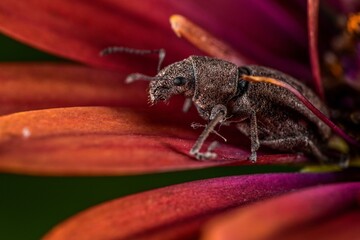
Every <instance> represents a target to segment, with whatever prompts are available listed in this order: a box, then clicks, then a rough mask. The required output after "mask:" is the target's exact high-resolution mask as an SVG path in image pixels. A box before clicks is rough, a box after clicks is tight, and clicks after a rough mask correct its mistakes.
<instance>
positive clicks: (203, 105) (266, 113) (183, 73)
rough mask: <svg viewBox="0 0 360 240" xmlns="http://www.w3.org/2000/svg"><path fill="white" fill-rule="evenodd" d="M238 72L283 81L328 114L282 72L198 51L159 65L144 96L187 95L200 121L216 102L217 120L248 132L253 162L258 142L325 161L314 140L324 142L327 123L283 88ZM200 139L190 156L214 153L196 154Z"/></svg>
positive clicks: (208, 116)
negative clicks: (220, 114) (219, 116)
mask: <svg viewBox="0 0 360 240" xmlns="http://www.w3.org/2000/svg"><path fill="white" fill-rule="evenodd" d="M243 74H245V75H250V76H264V77H271V78H275V79H278V80H280V81H284V82H286V83H288V84H290V85H292V86H293V87H294V88H296V89H297V90H298V91H299V92H300V93H302V94H303V95H304V96H305V97H306V98H307V99H308V100H309V101H310V102H311V103H312V104H313V105H314V106H315V107H316V108H318V109H319V110H320V111H322V112H323V113H324V114H325V115H328V110H327V108H326V107H325V105H324V104H323V103H322V102H321V100H320V99H319V98H318V97H317V96H316V94H315V93H314V92H312V91H311V90H310V89H309V88H307V87H306V86H305V85H304V84H302V83H301V82H299V81H297V80H296V79H294V78H292V77H290V76H288V75H286V74H284V73H281V72H279V71H276V70H273V69H270V68H266V67H261V66H243V67H238V66H236V65H235V64H233V63H230V62H227V61H224V60H219V59H214V58H210V57H202V56H191V57H189V58H187V59H185V60H183V61H180V62H176V63H174V64H171V65H169V66H167V67H165V68H164V69H162V70H161V71H160V72H159V73H158V74H157V76H156V77H155V78H154V80H152V81H151V82H150V99H151V101H152V102H157V101H158V100H167V99H169V98H170V97H171V96H172V95H174V94H183V95H185V96H186V97H187V98H191V99H192V102H193V104H194V105H195V106H196V108H197V110H198V112H199V114H200V116H201V117H202V118H203V119H205V120H212V118H214V115H216V114H217V113H216V112H214V109H218V108H219V107H218V106H222V107H221V109H223V110H224V109H225V111H224V112H226V116H224V117H223V119H222V120H220V121H225V119H229V118H230V119H231V122H233V121H235V122H236V121H238V123H236V125H237V127H238V129H239V130H240V131H241V132H242V133H243V134H245V135H247V136H249V137H250V139H251V152H252V155H251V156H250V159H251V160H253V161H256V151H257V149H258V148H259V146H260V144H261V145H266V146H269V147H272V148H275V149H278V150H285V151H302V152H306V153H309V154H312V155H315V156H316V157H317V158H319V159H320V160H325V156H324V155H323V154H322V152H321V148H318V144H320V143H323V142H326V140H327V139H328V138H329V136H330V128H329V127H328V126H327V125H325V124H324V123H323V122H322V121H320V120H319V119H318V118H317V117H316V116H315V115H314V114H313V113H312V112H311V111H310V110H309V109H308V108H307V107H306V106H305V105H304V104H302V103H301V102H300V101H299V100H298V99H297V97H296V96H294V95H293V94H292V93H291V92H289V91H288V90H287V89H284V88H281V87H278V86H275V85H273V84H270V83H252V82H247V81H245V80H243V79H241V76H242V75H243ZM216 124H217V123H216ZM216 124H215V125H216ZM212 130H213V129H211V130H209V131H210V132H211V131H212ZM205 135H206V134H205ZM206 136H207V135H206ZM205 138H206V137H205ZM202 142H203V140H202V141H200V143H199V144H198V145H199V146H198V147H196V150H195V151H193V152H194V153H195V154H193V155H195V156H196V157H197V158H210V157H212V156H214V155H206V156H205V155H204V156H203V155H201V154H200V153H199V149H200V147H201V145H202ZM207 156H210V157H207Z"/></svg>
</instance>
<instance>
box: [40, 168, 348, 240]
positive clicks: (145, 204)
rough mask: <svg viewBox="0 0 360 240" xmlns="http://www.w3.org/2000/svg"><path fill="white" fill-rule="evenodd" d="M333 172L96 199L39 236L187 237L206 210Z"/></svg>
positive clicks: (321, 179)
mask: <svg viewBox="0 0 360 240" xmlns="http://www.w3.org/2000/svg"><path fill="white" fill-rule="evenodd" d="M344 176H345V175H338V174H265V175H252V176H241V177H224V178H217V179H209V180H203V181H196V182H191V183H185V184H179V185H175V186H170V187H166V188H161V189H158V190H152V191H148V192H144V193H140V194H136V195H133V196H128V197H125V198H121V199H118V200H114V201H111V202H107V203H104V204H101V205H100V206H96V207H93V208H91V209H89V210H86V211H84V212H82V213H80V214H78V215H76V216H74V217H72V218H70V219H69V220H67V221H65V222H64V223H62V224H60V225H58V226H56V227H55V228H54V229H53V230H52V231H51V232H50V233H49V234H48V235H47V236H46V237H45V239H52V240H55V239H68V240H71V239H77V240H78V239H189V238H191V239H192V238H196V237H198V235H199V230H200V226H201V225H202V224H203V223H204V222H205V221H206V220H208V219H209V218H211V217H212V216H214V215H216V214H219V213H221V212H224V211H227V210H229V209H231V208H234V207H238V206H243V205H245V204H249V203H251V202H254V201H258V200H262V199H265V198H269V197H272V196H276V195H279V194H283V193H286V192H289V191H294V190H296V189H300V188H304V187H308V186H311V185H314V184H324V183H328V182H333V181H339V180H341V179H343V177H344Z"/></svg>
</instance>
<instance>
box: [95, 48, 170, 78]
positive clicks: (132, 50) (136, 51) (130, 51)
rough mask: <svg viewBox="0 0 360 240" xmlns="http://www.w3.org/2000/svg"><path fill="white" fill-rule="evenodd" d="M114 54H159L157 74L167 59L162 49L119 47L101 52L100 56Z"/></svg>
mask: <svg viewBox="0 0 360 240" xmlns="http://www.w3.org/2000/svg"><path fill="white" fill-rule="evenodd" d="M114 53H128V54H136V55H147V54H156V53H157V54H159V63H158V66H157V72H159V71H160V69H161V65H162V63H163V61H164V59H165V55H166V51H165V49H163V48H160V49H152V50H149V49H135V48H128V47H119V46H112V47H107V48H105V49H104V50H102V51H101V52H100V56H106V55H110V54H114Z"/></svg>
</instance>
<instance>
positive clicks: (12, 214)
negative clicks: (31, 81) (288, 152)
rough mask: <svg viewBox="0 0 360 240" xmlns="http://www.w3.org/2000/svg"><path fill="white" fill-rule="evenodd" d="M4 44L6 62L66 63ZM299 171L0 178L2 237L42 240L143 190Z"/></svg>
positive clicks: (250, 169) (261, 168)
mask: <svg viewBox="0 0 360 240" xmlns="http://www.w3.org/2000/svg"><path fill="white" fill-rule="evenodd" d="M0 46H1V47H0V49H1V52H0V61H2V62H9V61H32V62H36V61H64V60H62V59H59V58H56V57H54V56H50V55H47V54H46V53H43V52H40V51H37V50H35V49H32V48H30V47H27V46H25V45H22V44H20V43H18V42H16V41H14V40H12V39H10V38H8V37H5V36H2V35H0ZM0 83H1V79H0ZM0 157H1V156H0ZM295 170H297V169H296V168H289V167H284V166H277V167H270V166H248V167H221V168H219V167H218V168H210V169H203V170H192V171H183V172H171V173H162V174H149V175H141V176H125V177H33V176H19V175H9V174H0V239H1V240H7V239H39V238H40V237H41V236H42V235H43V234H44V233H46V232H47V231H48V230H49V229H50V228H51V227H52V226H54V225H55V224H57V223H59V222H61V221H62V220H64V219H66V218H68V217H70V216H72V215H74V214H76V213H77V212H79V211H81V210H83V209H86V208H88V207H90V206H93V205H95V204H98V203H101V202H104V201H107V200H111V199H114V198H118V197H121V196H125V195H129V194H133V193H137V192H141V191H144V190H149V189H154V188H158V187H162V186H167V185H172V184H176V183H181V182H187V181H192V180H197V179H204V178H213V177H219V176H226V175H241V174H249V173H263V172H283V171H295Z"/></svg>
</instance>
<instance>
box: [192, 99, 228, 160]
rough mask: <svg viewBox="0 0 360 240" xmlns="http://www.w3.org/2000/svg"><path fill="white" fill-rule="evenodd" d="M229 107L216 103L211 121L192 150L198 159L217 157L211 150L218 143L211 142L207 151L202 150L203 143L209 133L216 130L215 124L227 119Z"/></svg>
mask: <svg viewBox="0 0 360 240" xmlns="http://www.w3.org/2000/svg"><path fill="white" fill-rule="evenodd" d="M226 113H227V109H226V107H225V106H224V105H216V106H215V107H214V108H213V109H212V111H211V116H210V122H209V124H208V125H207V126H206V127H205V129H204V130H203V132H202V133H201V134H200V136H199V138H198V139H197V140H196V142H195V144H194V146H193V147H192V148H191V150H190V155H192V156H195V157H196V159H198V160H206V159H214V158H216V156H217V155H216V153H213V152H211V151H212V150H213V149H214V147H215V146H216V144H211V145H210V146H209V148H208V150H207V151H206V152H200V150H201V147H202V145H203V144H204V142H205V140H206V138H207V137H208V136H209V134H210V133H211V132H212V131H214V128H215V126H216V125H217V124H218V123H220V122H222V121H223V120H224V119H225V116H226Z"/></svg>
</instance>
